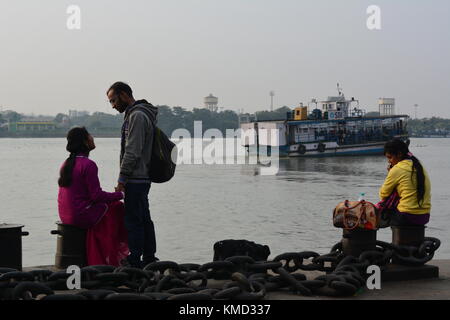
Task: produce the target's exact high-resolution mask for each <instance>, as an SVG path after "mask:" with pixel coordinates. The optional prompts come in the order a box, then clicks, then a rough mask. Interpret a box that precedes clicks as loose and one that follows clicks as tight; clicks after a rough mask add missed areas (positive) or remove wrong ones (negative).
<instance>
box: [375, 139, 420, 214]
mask: <svg viewBox="0 0 450 320" xmlns="http://www.w3.org/2000/svg"><path fill="white" fill-rule="evenodd" d="M386 153H389V154H391V155H393V156H397V157H398V158H399V159H400V160H405V159H409V160H412V162H413V170H412V173H411V179H412V177H413V174H414V172H416V174H417V203H418V204H419V206H420V207H421V206H422V203H423V197H424V195H425V174H424V172H423V167H422V164H421V163H420V161H419V160H418V159H417V158H416V157H415V156H413V155H412V154H411V153H410V152H409V149H408V145H407V144H406V143H405V142H403V141H402V140H400V139H393V140H391V141H388V142H386V144H385V145H384V154H385V155H386Z"/></svg>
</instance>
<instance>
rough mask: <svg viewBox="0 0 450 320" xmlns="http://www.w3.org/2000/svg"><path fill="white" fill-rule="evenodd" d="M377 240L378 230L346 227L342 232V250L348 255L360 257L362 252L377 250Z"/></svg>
mask: <svg viewBox="0 0 450 320" xmlns="http://www.w3.org/2000/svg"><path fill="white" fill-rule="evenodd" d="M376 241H377V231H376V230H366V229H360V228H356V229H353V230H346V229H344V231H343V234H342V241H341V242H342V251H343V252H344V254H345V255H347V256H354V257H359V256H360V255H361V253H362V252H364V251H368V250H375V248H376Z"/></svg>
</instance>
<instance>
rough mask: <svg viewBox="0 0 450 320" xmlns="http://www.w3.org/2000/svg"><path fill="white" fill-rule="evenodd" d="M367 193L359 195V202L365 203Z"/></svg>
mask: <svg viewBox="0 0 450 320" xmlns="http://www.w3.org/2000/svg"><path fill="white" fill-rule="evenodd" d="M365 195H366V194H365V193H364V192H361V193H360V194H359V198H358V201H363V200H364V197H365Z"/></svg>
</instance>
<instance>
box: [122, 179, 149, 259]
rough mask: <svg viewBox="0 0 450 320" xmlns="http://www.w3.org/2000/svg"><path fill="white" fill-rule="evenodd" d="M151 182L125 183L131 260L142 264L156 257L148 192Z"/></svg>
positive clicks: (126, 219)
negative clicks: (142, 261)
mask: <svg viewBox="0 0 450 320" xmlns="http://www.w3.org/2000/svg"><path fill="white" fill-rule="evenodd" d="M149 191H150V183H127V184H126V185H125V227H126V229H127V231H128V247H129V249H130V256H129V257H128V260H129V262H130V263H131V264H132V265H134V266H140V265H141V255H142V256H143V260H144V262H145V261H152V260H154V259H155V252H156V238H155V227H154V225H153V221H152V219H151V217H150V210H149V204H148V193H149Z"/></svg>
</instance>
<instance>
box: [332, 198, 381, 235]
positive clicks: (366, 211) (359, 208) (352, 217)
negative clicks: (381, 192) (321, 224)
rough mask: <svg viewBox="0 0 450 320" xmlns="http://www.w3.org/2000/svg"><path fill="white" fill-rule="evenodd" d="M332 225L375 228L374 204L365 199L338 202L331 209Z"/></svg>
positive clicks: (351, 227)
mask: <svg viewBox="0 0 450 320" xmlns="http://www.w3.org/2000/svg"><path fill="white" fill-rule="evenodd" d="M333 225H334V226H335V227H336V228H343V229H346V230H353V229H356V228H361V229H367V230H376V229H377V226H378V214H377V209H376V207H375V205H374V204H373V203H371V202H367V201H365V200H362V201H348V200H345V201H344V202H340V203H339V204H338V205H337V206H336V208H335V209H334V211H333Z"/></svg>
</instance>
